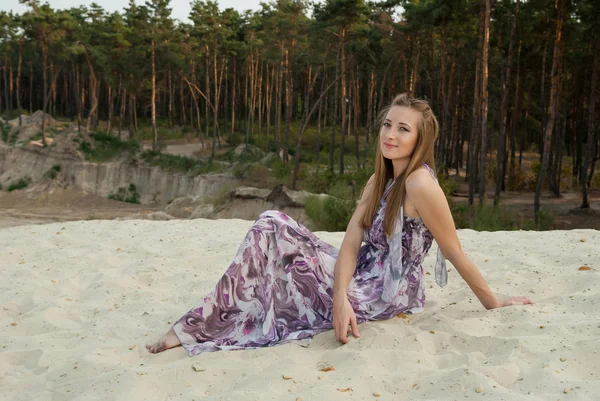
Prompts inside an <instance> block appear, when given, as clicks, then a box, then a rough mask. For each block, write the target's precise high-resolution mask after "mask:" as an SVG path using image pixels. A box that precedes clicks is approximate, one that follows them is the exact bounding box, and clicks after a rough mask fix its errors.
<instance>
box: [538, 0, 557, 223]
mask: <svg viewBox="0 0 600 401" xmlns="http://www.w3.org/2000/svg"><path fill="white" fill-rule="evenodd" d="M557 8H558V10H557V11H558V15H557V17H556V38H555V40H554V58H553V60H552V74H551V76H552V78H551V79H552V81H551V83H552V84H551V88H550V104H549V106H548V124H547V125H546V127H545V133H544V153H543V157H542V165H541V168H540V175H539V177H538V181H537V186H536V190H535V200H534V205H533V213H534V216H535V223H536V224H538V222H539V210H540V196H541V194H542V186H543V183H544V178H545V174H546V170H547V169H548V156H549V152H550V142H551V140H552V131H553V130H554V120H555V118H556V100H557V99H556V97H557V96H556V92H557V89H558V80H559V78H560V77H559V75H558V63H559V62H560V47H561V35H562V26H563V18H564V9H565V0H558V1H557Z"/></svg>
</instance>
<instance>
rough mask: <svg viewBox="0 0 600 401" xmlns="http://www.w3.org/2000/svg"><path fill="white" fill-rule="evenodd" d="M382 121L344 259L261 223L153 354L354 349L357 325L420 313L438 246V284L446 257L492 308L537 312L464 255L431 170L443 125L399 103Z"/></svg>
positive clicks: (299, 228) (279, 222)
mask: <svg viewBox="0 0 600 401" xmlns="http://www.w3.org/2000/svg"><path fill="white" fill-rule="evenodd" d="M382 116H383V119H382V121H381V128H380V133H379V141H378V147H377V155H376V157H375V174H373V175H372V176H371V178H370V179H369V181H368V182H367V184H366V185H365V187H364V188H363V191H362V195H361V199H360V202H359V204H358V206H357V207H356V210H355V211H354V214H353V215H352V219H351V220H350V222H349V223H348V228H347V230H346V234H345V236H344V240H343V242H342V246H341V248H340V249H339V250H338V249H337V248H336V247H334V246H332V245H330V244H328V243H326V242H324V241H322V240H321V239H319V238H318V237H316V236H315V235H314V234H313V233H312V232H311V231H310V230H308V229H307V228H306V227H304V226H303V225H302V224H300V223H298V222H296V221H294V220H293V219H292V218H290V217H289V216H287V215H286V214H284V213H281V212H279V211H275V210H269V211H266V212H264V213H262V214H261V215H260V216H259V218H258V219H257V220H256V221H255V222H254V224H253V226H252V227H251V228H250V230H249V231H248V233H247V235H246V238H245V239H244V241H243V242H242V244H241V245H240V247H239V249H238V251H237V253H236V255H235V257H234V259H233V262H232V263H231V265H230V266H229V268H228V269H227V271H225V274H224V275H223V276H222V277H221V279H220V280H219V282H218V283H217V285H216V286H215V288H214V289H213V291H212V292H211V293H210V294H208V295H206V296H205V297H204V298H203V299H202V301H201V302H200V304H199V305H198V306H196V307H195V308H193V309H191V310H190V311H189V312H188V313H186V314H185V315H183V316H182V317H181V318H180V319H179V320H178V321H177V322H176V323H175V324H174V325H173V326H172V328H171V329H170V330H169V332H168V333H167V334H166V335H165V336H164V337H163V338H162V339H161V340H159V341H158V342H156V343H155V344H153V345H147V346H146V348H147V349H148V350H149V351H150V352H152V353H158V352H162V351H164V350H167V349H169V348H173V347H176V346H179V345H182V346H183V347H184V348H185V349H186V350H187V352H188V353H189V355H190V356H192V355H196V354H199V353H201V352H206V351H217V350H232V349H243V348H257V347H269V346H273V345H277V344H281V343H285V342H288V341H291V340H298V339H305V338H311V337H312V336H314V335H315V334H317V333H321V332H324V331H327V330H330V329H332V328H333V329H334V331H335V338H336V340H338V341H341V342H342V343H347V342H348V333H349V332H351V333H352V334H353V335H354V336H355V337H359V330H358V325H359V324H360V323H362V322H365V321H367V320H383V319H389V318H391V317H394V316H396V315H398V314H399V313H401V312H404V313H417V312H420V311H421V310H422V309H423V306H424V304H425V280H424V272H423V266H422V265H421V263H422V261H423V259H424V258H425V255H426V254H427V252H428V251H429V248H430V247H431V244H432V242H433V240H434V239H435V240H436V241H437V243H438V245H439V247H438V253H437V261H436V264H435V269H434V270H435V281H436V282H437V284H438V285H440V286H444V285H445V284H446V281H447V270H446V266H445V260H446V259H448V260H449V261H450V262H451V263H452V265H453V266H454V267H455V268H456V270H457V271H458V273H459V274H460V275H461V277H462V278H463V279H464V280H465V281H466V283H467V284H468V285H469V287H470V288H471V289H472V290H473V292H474V293H475V295H476V296H477V298H478V299H479V300H480V301H481V303H482V304H483V306H484V307H485V308H487V309H492V308H498V307H502V306H508V305H522V304H532V303H533V302H532V301H531V300H530V299H529V298H527V297H525V296H520V297H514V298H511V299H508V300H504V301H500V300H498V299H497V298H496V296H495V295H494V293H493V292H492V291H491V290H490V289H489V287H488V285H487V283H486V282H485V280H484V279H483V277H482V276H481V273H480V272H479V270H478V269H477V267H475V265H474V264H473V262H471V260H470V259H469V258H468V257H467V255H466V254H465V253H464V251H463V250H462V248H461V244H460V242H459V239H458V236H457V233H456V228H455V225H454V221H453V219H452V215H451V213H450V208H449V206H448V202H447V201H446V197H445V196H444V193H443V191H442V189H441V188H440V186H439V185H438V184H437V179H436V174H435V171H434V170H433V169H434V168H435V163H434V158H433V154H434V151H433V145H434V142H435V139H436V137H437V135H438V122H437V119H436V117H435V115H434V114H433V111H432V110H431V108H430V106H429V104H428V103H427V102H426V101H424V100H419V99H415V98H412V97H410V96H408V95H406V94H401V95H398V96H397V97H396V98H395V99H394V100H393V102H392V103H391V104H390V105H389V106H388V107H387V108H386V110H384V111H383V112H382ZM363 242H364V244H362V243H363ZM349 327H350V329H349Z"/></svg>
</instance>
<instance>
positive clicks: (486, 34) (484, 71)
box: [479, 0, 491, 204]
mask: <svg viewBox="0 0 600 401" xmlns="http://www.w3.org/2000/svg"><path fill="white" fill-rule="evenodd" d="M482 5H483V6H484V7H485V19H484V21H483V22H484V28H483V29H484V30H483V38H484V40H483V54H482V60H481V93H482V96H481V153H480V157H481V160H480V162H479V164H480V170H479V203H480V204H483V203H484V202H485V184H486V180H487V175H486V162H487V141H488V139H487V117H488V116H487V115H488V57H489V49H490V7H491V5H490V0H482Z"/></svg>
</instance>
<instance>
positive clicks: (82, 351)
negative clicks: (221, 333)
mask: <svg viewBox="0 0 600 401" xmlns="http://www.w3.org/2000/svg"><path fill="white" fill-rule="evenodd" d="M251 224H252V222H251V221H246V220H219V221H215V220H203V219H200V220H192V221H183V220H176V221H168V222H161V221H146V220H144V221H142V220H129V221H106V220H104V221H74V222H60V223H53V224H45V225H23V226H19V227H10V228H2V229H0V249H1V250H2V263H1V265H2V280H1V281H0V399H1V400H6V401H12V400H42V401H44V400H53V401H54V400H215V401H216V400H232V401H233V400H298V399H300V400H303V401H306V400H330V401H337V400H340V401H341V400H375V399H377V400H423V401H424V400H483V399H485V400H510V401H513V400H540V401H547V400H552V401H555V400H597V399H598V394H599V393H600V355H599V354H598V353H599V352H600V315H599V314H598V307H599V306H600V305H599V304H600V297H599V284H600V232H599V231H595V230H570V231H550V232H520V231H517V232H496V233H489V232H475V231H472V230H460V231H459V237H460V239H461V242H462V245H463V248H464V249H465V251H466V252H467V254H468V255H469V256H470V257H471V259H472V260H473V261H474V262H475V264H476V265H477V266H478V267H479V268H480V269H481V271H482V272H483V274H484V276H485V277H486V278H487V280H488V282H489V283H490V286H491V288H492V289H493V290H494V291H496V293H497V294H498V295H499V296H506V295H528V296H530V297H531V298H532V299H533V300H534V301H535V302H537V303H536V305H530V306H514V307H508V308H502V309H497V310H491V311H486V310H485V309H484V308H483V307H482V306H481V305H480V303H479V301H478V300H477V299H476V298H475V297H474V296H473V294H472V292H471V291H470V289H469V288H468V287H467V286H466V284H465V283H464V281H462V279H461V278H460V276H459V275H458V274H457V273H456V271H455V270H454V269H451V271H450V273H449V284H448V285H447V286H446V287H444V288H443V289H441V288H439V287H437V286H434V285H433V284H434V281H433V275H427V276H426V279H427V284H428V287H429V286H430V285H431V286H432V287H431V288H429V289H428V292H427V304H426V308H425V310H424V311H423V312H422V313H420V314H418V315H414V316H411V317H409V318H407V319H405V318H393V319H391V320H387V321H383V322H367V323H364V324H361V325H360V326H359V328H360V331H361V337H360V339H355V338H351V341H350V342H349V343H348V344H346V345H342V344H340V343H337V342H336V341H335V337H334V334H333V332H332V331H329V332H326V333H322V334H320V335H317V336H316V337H315V338H314V339H313V340H312V342H311V344H310V346H308V347H307V348H305V347H302V346H300V345H298V344H295V343H293V344H285V345H280V346H276V347H270V348H263V349H257V350H244V351H228V352H225V351H220V352H214V353H205V354H201V355H198V356H196V357H193V358H189V357H188V356H187V353H186V352H185V351H184V350H183V349H182V348H177V349H174V350H170V351H167V352H164V353H162V354H159V355H151V354H149V353H148V352H147V351H146V350H145V348H144V345H145V344H146V343H148V342H151V341H153V340H156V339H157V338H158V337H159V336H160V335H161V334H163V333H164V332H165V331H166V330H167V329H168V328H169V324H170V322H173V321H174V320H175V319H177V318H179V317H180V316H181V315H182V314H183V313H185V312H186V311H187V310H188V309H189V308H191V307H193V306H194V305H195V304H196V303H197V302H198V301H199V300H200V299H201V298H202V297H203V296H204V295H205V294H207V293H208V292H209V291H210V290H211V289H212V288H213V286H214V284H215V283H216V282H217V280H218V279H219V278H220V277H221V275H222V273H223V272H224V271H225V269H226V268H227V266H228V264H229V262H230V261H231V260H232V258H233V256H234V254H235V252H236V250H237V248H238V246H239V243H240V241H241V240H242V239H243V237H244V235H245V233H246V231H247V230H248V229H249V228H250V226H251ZM317 235H319V236H320V237H321V238H323V239H324V240H326V241H328V242H330V243H332V244H334V245H336V246H340V245H341V241H342V238H343V233H317ZM436 250H437V249H436V245H435V244H434V246H433V247H432V249H431V250H430V252H429V254H428V256H427V257H426V259H425V261H424V266H425V268H426V270H428V271H431V270H432V268H433V264H434V262H435V254H436ZM448 266H449V267H450V268H451V267H452V266H451V264H448ZM581 266H589V267H591V270H579V268H580V267H581ZM194 364H196V366H197V367H199V370H203V371H199V372H196V371H195V370H194V369H192V365H194ZM328 365H331V366H333V367H334V368H335V370H333V371H330V372H322V371H320V370H319V368H321V367H323V366H328ZM283 375H285V376H286V377H291V379H289V380H285V379H284V378H283ZM346 389H349V390H348V391H341V390H346ZM374 394H379V395H380V396H379V397H376V396H375V395H374Z"/></svg>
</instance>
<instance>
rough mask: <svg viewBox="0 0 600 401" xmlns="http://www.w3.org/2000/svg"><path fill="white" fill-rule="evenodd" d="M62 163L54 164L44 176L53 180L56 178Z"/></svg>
mask: <svg viewBox="0 0 600 401" xmlns="http://www.w3.org/2000/svg"><path fill="white" fill-rule="evenodd" d="M60 169H61V168H60V164H55V165H54V166H52V167H50V168H49V169H48V171H46V173H45V174H44V177H48V178H50V179H51V180H53V179H55V178H56V176H57V175H58V173H60Z"/></svg>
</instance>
